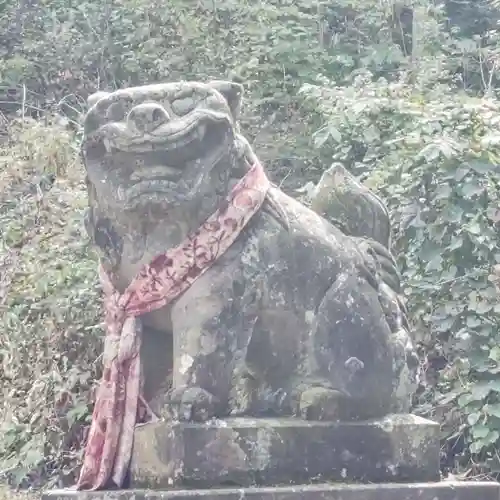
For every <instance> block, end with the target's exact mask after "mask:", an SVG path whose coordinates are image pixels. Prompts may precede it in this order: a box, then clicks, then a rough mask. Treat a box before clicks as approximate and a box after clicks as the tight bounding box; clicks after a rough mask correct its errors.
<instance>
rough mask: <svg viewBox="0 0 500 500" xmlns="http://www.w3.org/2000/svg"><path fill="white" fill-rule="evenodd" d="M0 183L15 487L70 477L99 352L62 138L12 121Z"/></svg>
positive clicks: (70, 163) (8, 455) (2, 430)
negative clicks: (0, 190)
mask: <svg viewBox="0 0 500 500" xmlns="http://www.w3.org/2000/svg"><path fill="white" fill-rule="evenodd" d="M53 173H57V174H58V177H57V178H56V179H55V181H54V178H53V176H52V175H51V174H53ZM0 185H2V187H3V190H2V193H1V203H0V206H1V209H0V227H2V232H1V236H0V259H1V260H0V269H1V271H0V276H1V277H2V279H1V281H0V313H1V314H0V395H1V397H0V422H1V423H0V470H1V471H2V473H3V474H5V475H6V476H7V477H8V478H9V479H10V480H11V482H12V483H14V484H15V485H23V484H27V483H29V484H31V485H37V484H40V481H41V480H42V479H43V480H44V481H45V480H47V479H50V478H51V477H52V475H53V474H54V478H56V479H57V478H58V476H59V475H60V474H61V473H62V475H63V476H66V475H67V476H69V479H71V478H72V473H73V470H74V467H75V465H77V460H78V459H79V456H80V441H81V438H82V435H81V432H82V429H81V423H82V422H85V420H86V419H87V418H88V417H89V409H90V404H91V397H90V396H91V394H90V391H91V389H92V386H93V384H94V382H95V379H96V377H97V375H98V369H99V366H98V363H99V356H100V354H101V352H100V351H101V338H100V337H101V332H100V304H99V296H100V293H99V290H98V288H97V287H96V270H95V268H96V261H95V257H94V256H93V254H92V251H91V249H90V248H89V245H88V243H87V239H86V236H85V235H84V234H83V233H82V223H81V219H82V211H83V209H84V207H85V206H86V204H87V200H86V191H85V187H84V186H83V183H82V175H81V165H79V162H78V156H77V155H76V150H75V144H74V140H73V138H72V136H71V135H70V134H68V133H67V131H66V130H65V128H63V127H61V126H58V125H55V124H50V123H49V124H41V123H39V122H36V121H33V120H26V121H15V122H14V123H13V124H12V125H11V127H10V129H9V137H8V143H7V144H5V145H4V146H3V147H0Z"/></svg>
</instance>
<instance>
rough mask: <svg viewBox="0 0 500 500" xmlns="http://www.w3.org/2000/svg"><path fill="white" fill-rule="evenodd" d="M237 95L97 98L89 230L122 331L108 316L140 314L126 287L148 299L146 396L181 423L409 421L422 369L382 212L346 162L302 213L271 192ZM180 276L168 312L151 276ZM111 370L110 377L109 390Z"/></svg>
mask: <svg viewBox="0 0 500 500" xmlns="http://www.w3.org/2000/svg"><path fill="white" fill-rule="evenodd" d="M241 94H242V88H241V86H240V85H237V84H234V83H229V82H218V81H217V82H211V83H195V82H179V83H168V84H159V85H150V86H143V87H136V88H129V89H124V90H118V91H116V92H113V93H109V94H106V93H99V94H98V95H96V96H93V97H91V99H90V102H89V104H90V105H91V108H90V110H89V112H88V114H87V117H86V120H85V138H84V143H83V158H84V162H85V167H86V172H87V183H88V191H89V198H90V208H89V212H88V216H87V221H86V223H87V229H88V232H89V234H90V236H91V238H92V240H93V241H94V243H95V245H96V246H97V247H98V248H99V249H100V250H101V255H102V259H101V261H102V273H104V274H105V275H106V276H107V277H108V278H106V280H107V281H106V283H107V285H106V286H107V287H108V289H109V290H111V291H110V292H109V293H110V297H114V299H113V300H114V302H113V300H111V299H110V300H111V302H113V304H114V305H113V306H110V305H109V304H110V303H111V302H109V301H108V313H109V314H108V319H109V318H111V319H109V321H110V322H111V325H115V326H116V323H117V322H118V323H120V325H122V326H121V327H123V325H124V324H125V327H123V328H124V330H123V331H125V330H126V331H129V332H130V331H132V324H131V323H130V324H128V327H129V329H128V330H127V321H126V320H125V319H124V318H125V316H123V315H122V316H123V318H122V319H121V320H119V321H118V320H117V318H118V317H119V316H120V314H122V313H123V311H125V310H126V309H127V307H128V308H129V309H130V310H132V309H134V308H133V307H132V306H130V304H131V303H132V302H134V300H136V302H137V304H139V302H140V300H139V299H137V296H138V295H137V294H136V295H135V296H134V297H135V298H131V297H132V295H133V294H132V295H131V294H128V295H127V293H128V292H127V290H128V289H130V287H131V286H132V285H131V283H132V284H133V283H136V284H137V283H138V284H137V286H136V285H134V286H135V287H136V291H137V290H138V289H140V288H141V286H142V285H140V283H141V280H140V279H139V280H138V278H136V276H138V275H141V273H142V276H143V277H144V276H146V275H147V276H148V279H149V285H147V286H145V285H144V286H143V289H144V290H145V289H146V288H148V287H149V288H148V290H149V292H147V293H149V296H150V302H149V303H150V304H152V303H153V302H154V301H155V300H156V301H157V303H156V305H154V306H151V307H150V306H148V307H143V308H142V309H140V307H139V306H137V307H136V308H135V309H134V310H135V313H134V314H135V318H136V319H134V326H133V328H135V329H136V330H135V331H137V332H139V333H138V335H139V334H140V330H142V334H140V337H141V341H142V344H141V347H140V356H141V363H140V364H141V370H142V380H143V383H142V385H141V394H142V396H141V397H143V398H144V401H145V402H147V403H148V404H149V407H150V409H152V410H153V412H155V413H156V414H157V415H161V416H166V417H169V418H176V419H179V420H198V421H202V420H206V419H210V418H212V417H219V418H224V417H227V416H254V417H259V416H296V417H301V418H304V419H311V420H330V421H331V420H346V419H368V418H375V417H381V416H383V415H386V414H388V413H390V412H398V411H399V412H404V411H407V410H408V408H409V404H410V396H411V394H412V392H413V390H414V389H415V387H416V382H417V375H418V361H417V359H416V356H415V353H414V350H413V347H412V342H411V340H410V336H409V332H408V324H407V321H406V315H405V310H404V307H403V305H402V303H401V300H400V297H399V294H400V284H399V277H398V272H397V270H396V265H395V262H394V260H393V258H392V256H391V254H390V251H389V234H390V227H389V217H388V214H387V209H386V207H385V206H384V204H383V203H382V202H381V201H380V200H379V199H378V198H377V197H376V196H375V195H374V194H372V193H371V192H370V191H369V190H367V189H366V188H364V187H363V186H362V185H360V184H359V183H357V182H356V181H355V179H354V178H353V177H352V176H350V175H349V174H348V173H347V172H346V171H345V170H344V169H342V168H341V167H338V166H334V167H332V169H330V170H329V171H327V172H325V174H324V176H323V178H322V180H321V181H320V183H319V185H318V186H317V189H316V192H315V194H314V195H313V199H312V202H311V207H312V208H308V207H306V206H305V205H303V204H301V203H299V202H298V201H297V200H295V199H293V198H291V197H289V196H287V195H286V194H284V193H283V192H282V191H280V190H279V189H278V188H277V187H275V186H273V185H270V184H269V185H267V184H266V182H267V180H266V179H267V178H266V177H265V174H264V173H263V171H262V167H261V166H260V163H259V162H258V159H257V157H256V155H255V153H254V151H253V150H252V148H251V147H250V145H249V143H248V142H247V141H246V140H245V138H244V137H242V136H241V135H240V134H239V133H238V127H237V119H238V112H239V109H240V103H241ZM241 189H243V191H239V194H238V190H241ZM231 193H233V194H231ZM234 193H237V194H234ZM259 193H260V194H262V196H261V198H259V197H260V194H259ZM228 197H229V198H228ZM228 199H229V200H230V202H228ZM228 206H230V207H231V210H232V212H231V213H233V215H234V216H231V217H232V218H231V217H229V216H227V213H229V212H230V211H231V210H229V209H228ZM250 206H252V207H253V208H252V209H251V210H252V212H251V213H250V212H248V216H245V213H246V212H245V211H247V210H250V209H248V208H247V207H250ZM228 210H229V212H228ZM214 214H215V215H214ZM245 217H246V218H245ZM221 221H223V222H221ZM210 232H215V233H217V234H218V235H219V237H220V238H219V240H217V241H222V242H224V241H225V242H226V243H224V244H223V243H221V244H220V245H221V246H220V248H218V249H217V248H216V247H217V245H218V243H213V242H215V241H216V240H215V239H213V238H212V240H211V241H212V243H210V245H208V247H210V249H211V250H210V252H212V253H213V258H212V257H210V258H208V257H207V252H208V250H206V248H208V247H202V246H201V245H198V246H197V243H196V242H198V241H202V240H203V241H205V242H206V241H208V240H209V239H210V238H209V237H208V236H207V234H210ZM231 235H232V236H231ZM224 238H225V239H224ZM228 238H229V239H228ZM186 242H188V243H186ZM224 245H225V246H224ZM188 247H189V248H192V249H194V250H193V252H192V255H191V254H190V255H191V257H189V258H188V257H186V255H187V253H186V252H187V250H186V249H187V248H188ZM198 247H199V248H202V250H198V249H197V248H198ZM169 249H177V250H176V251H175V252H177V253H175V252H173V253H172V252H170V253H168V252H169ZM165 252H167V253H165ZM179 252H181V253H179ZM182 252H183V253H182ZM181 254H182V255H181ZM179 255H181V256H182V259H184V260H182V259H181V258H180V257H179ZM176 259H180V260H179V262H177V260H176ZM189 259H191V260H189ZM197 259H198V260H197ZM181 261H182V264H181ZM200 262H202V263H201V264H200ZM180 268H183V269H186V271H185V272H184V271H183V272H184V274H183V276H184V278H183V279H184V285H185V286H184V285H183V286H182V287H180V285H179V287H178V290H177V291H175V290H174V291H172V290H173V288H172V287H170V288H169V290H170V291H169V292H168V293H170V294H173V295H171V300H170V299H169V300H163V302H161V306H160V305H159V304H160V302H159V301H160V300H162V296H161V294H162V293H163V294H165V293H167V292H159V291H158V290H160V289H161V290H166V289H165V288H161V287H162V286H163V285H161V284H160V285H158V287H157V286H156V285H155V280H156V279H158V280H159V282H161V280H162V279H163V280H164V279H165V276H170V274H169V273H171V271H170V269H177V271H176V272H177V274H176V276H177V275H179V276H180V274H179V273H180V271H179V269H180ZM141 269H142V270H143V271H141ZM174 274H175V273H174ZM161 276H163V278H161ZM168 279H170V278H168ZM134 280H135V281H134ZM178 282H179V280H178ZM178 282H177V284H178ZM186 283H187V284H186ZM176 286H177V285H176ZM174 288H175V287H174ZM109 290H108V291H109ZM174 292H175V293H174ZM141 293H142V292H141ZM144 293H146V292H144ZM113 294H114V295H113ZM120 294H122V297H121V298H120V299H119V300H118V298H117V297H119V296H120ZM155 294H156V295H155ZM124 295H127V297H128V298H126V299H124V298H123V296H124ZM155 297H156V298H155ZM139 310H140V314H139V313H138V312H137V311H139ZM109 311H111V312H109ZM117 311H118V312H117ZM136 323H137V324H136ZM121 327H120V328H121ZM110 331H112V332H114V333H113V334H112V335H110V339H113V338H114V339H115V341H116V339H117V338H118V337H119V334H118V333H117V331H118V330H117V329H116V328H114V327H113V326H112V327H110ZM113 335H114V337H113ZM123 338H128V337H126V336H125V337H124V334H123V333H122V341H121V342H122V343H126V342H125V341H124V340H123ZM130 338H133V337H130ZM134 338H135V337H134ZM134 342H135V341H134ZM130 343H131V345H132V343H133V342H132V341H130ZM112 344H113V341H112V340H110V341H109V345H112ZM134 345H136V344H134ZM118 358H120V356H118ZM126 358H127V356H122V358H120V359H121V360H122V361H121V362H122V365H123V366H125V365H126V362H127V363H129V364H127V365H126V366H127V367H128V368H130V366H131V365H130V360H128V361H127V359H128V358H127V359H126ZM130 359H132V357H130ZM134 359H135V358H134ZM134 366H135V365H134ZM128 368H127V369H128ZM122 371H123V369H122ZM115 372H116V373H118V375H116V376H121V375H120V373H121V372H120V370H118V371H116V370H115ZM115 372H113V370H112V369H110V371H109V373H111V375H109V374H108V375H106V373H107V372H106V371H105V378H106V376H107V377H108V378H107V379H106V380H107V381H108V382H109V380H110V377H111V380H112V377H113V375H112V374H113V373H115ZM96 411H97V410H96ZM95 418H96V417H95Z"/></svg>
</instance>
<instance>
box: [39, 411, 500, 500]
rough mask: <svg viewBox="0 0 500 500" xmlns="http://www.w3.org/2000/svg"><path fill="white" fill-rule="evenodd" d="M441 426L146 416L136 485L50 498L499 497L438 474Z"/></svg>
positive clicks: (413, 420) (139, 434) (399, 420)
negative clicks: (154, 419)
mask: <svg viewBox="0 0 500 500" xmlns="http://www.w3.org/2000/svg"><path fill="white" fill-rule="evenodd" d="M438 431H439V426H438V425H437V424H436V423H434V422H431V421H429V420H425V419H422V418H419V417H416V416H414V415H391V416H388V417H386V418H384V419H381V420H376V421H372V422H357V423H337V424H333V423H325V422H323V423H321V422H306V421H301V420H297V419H248V418H236V419H228V420H217V421H212V422H209V423H206V424H195V423H179V422H177V423H165V422H161V423H157V424H148V425H145V426H143V427H139V428H138V429H137V431H136V438H135V444H134V452H133V457H132V463H131V474H130V476H131V489H127V490H114V491H113V490H109V491H97V492H80V491H75V490H71V489H68V490H52V491H50V492H47V493H45V494H44V495H43V496H42V500H500V485H499V484H498V483H495V482H473V481H466V482H456V481H439V435H438ZM370 483H371V484H370Z"/></svg>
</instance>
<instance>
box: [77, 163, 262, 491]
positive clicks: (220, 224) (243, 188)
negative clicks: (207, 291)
mask: <svg viewBox="0 0 500 500" xmlns="http://www.w3.org/2000/svg"><path fill="white" fill-rule="evenodd" d="M268 189H269V180H268V179H267V177H266V174H265V172H264V170H263V168H262V166H261V165H260V163H258V162H257V163H255V165H253V167H252V168H251V169H250V170H249V171H248V173H247V174H246V175H245V177H243V179H241V180H240V181H239V182H238V183H237V184H236V185H235V186H234V188H233V189H232V191H231V193H230V195H229V197H228V199H227V201H226V202H225V203H224V204H223V206H220V207H219V208H218V210H217V211H216V212H215V213H214V214H213V215H212V216H210V217H209V218H208V219H207V220H206V222H205V223H203V224H202V225H201V226H200V228H199V229H198V230H197V231H196V232H195V233H193V234H191V235H190V236H189V237H188V238H187V239H186V241H185V242H184V243H182V244H181V245H179V246H178V247H175V248H172V249H170V250H168V251H167V252H165V253H164V254H161V255H158V256H157V257H155V258H154V259H153V261H152V262H151V263H150V264H149V265H146V266H144V267H143V268H142V269H141V270H140V271H139V273H138V275H137V276H136V277H135V278H134V280H133V281H132V283H131V284H130V285H129V286H128V288H127V289H126V290H125V291H124V292H123V293H122V294H120V293H119V292H117V291H116V290H115V289H114V288H113V285H112V284H111V280H110V279H109V277H108V276H107V275H106V273H105V272H104V271H103V269H102V268H100V270H99V271H100V278H101V282H102V285H103V290H104V296H105V298H104V307H105V312H106V320H105V325H106V339H105V344H104V360H103V365H104V366H103V376H102V379H101V382H100V386H99V389H98V392H97V397H96V403H95V406H94V413H93V415H92V423H91V426H90V431H89V434H88V438H87V445H86V448H85V457H84V461H83V465H82V469H81V472H80V477H79V480H78V482H77V485H76V488H77V489H78V490H98V489H104V488H106V487H110V486H116V487H121V486H122V485H123V482H124V478H125V474H126V472H127V468H128V466H129V462H130V457H131V453H132V445H133V438H134V428H135V425H136V423H138V422H140V421H141V420H142V421H144V420H145V419H146V420H147V419H149V420H151V419H155V418H156V417H155V416H154V415H153V414H152V412H151V411H150V409H149V408H148V406H147V404H146V402H145V401H144V399H143V398H142V397H141V394H140V384H141V380H140V379H141V377H140V358H139V351H140V344H141V338H140V332H139V331H138V328H137V319H136V317H137V316H140V315H141V314H145V313H148V312H150V311H153V310H155V309H159V308H161V307H164V306H165V305H167V304H169V303H170V302H172V301H173V300H174V299H176V298H177V297H178V296H179V295H180V294H181V293H182V292H184V291H185V290H186V289H187V288H188V287H189V286H190V285H191V284H192V283H193V282H194V281H195V280H196V279H197V278H198V277H200V276H201V275H202V274H203V273H204V272H205V271H207V269H209V268H210V266H211V265H212V264H213V263H214V262H215V260H216V259H217V258H218V257H220V256H221V255H222V254H223V253H224V252H225V251H226V250H227V249H228V248H229V247H230V246H231V244H232V243H233V242H234V240H235V239H236V238H237V237H238V235H239V234H240V232H241V230H242V229H243V228H244V227H245V225H246V224H247V223H248V221H249V220H250V219H251V217H252V216H253V215H254V214H255V213H256V212H257V211H258V210H259V208H260V207H261V205H262V203H263V202H264V199H265V197H266V194H267V190H268Z"/></svg>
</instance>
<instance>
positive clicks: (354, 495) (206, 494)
mask: <svg viewBox="0 0 500 500" xmlns="http://www.w3.org/2000/svg"><path fill="white" fill-rule="evenodd" d="M499 491H500V485H499V484H498V483H494V482H491V483H487V482H473V481H468V482H458V481H453V482H451V481H449V482H448V481H444V482H441V483H416V484H318V485H309V486H286V487H279V488H225V489H206V490H180V491H179V490H177V491H176V490H171V491H161V490H160V491H155V490H121V491H96V492H79V491H70V490H54V491H50V492H48V493H45V494H44V495H43V496H42V500H498V498H499Z"/></svg>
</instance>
